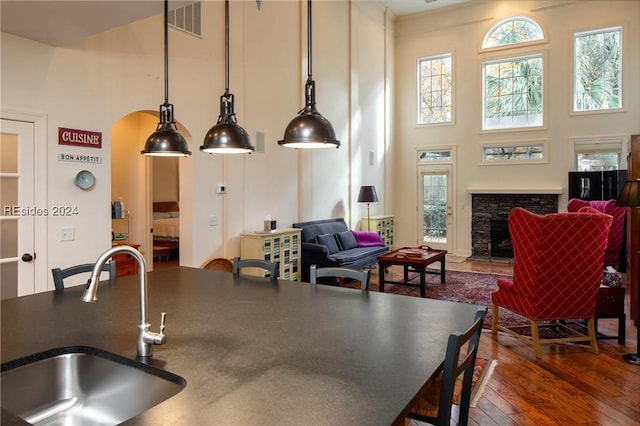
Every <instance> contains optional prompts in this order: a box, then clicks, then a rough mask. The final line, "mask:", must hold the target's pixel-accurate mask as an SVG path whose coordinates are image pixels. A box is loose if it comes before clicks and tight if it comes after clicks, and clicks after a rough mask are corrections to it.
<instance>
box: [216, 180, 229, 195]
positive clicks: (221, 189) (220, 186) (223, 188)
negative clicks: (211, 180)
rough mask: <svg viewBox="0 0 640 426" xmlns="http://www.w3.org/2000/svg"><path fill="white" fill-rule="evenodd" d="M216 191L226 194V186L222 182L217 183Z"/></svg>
mask: <svg viewBox="0 0 640 426" xmlns="http://www.w3.org/2000/svg"><path fill="white" fill-rule="evenodd" d="M217 192H218V194H226V193H227V186H226V185H224V184H222V183H219V184H218V189H217Z"/></svg>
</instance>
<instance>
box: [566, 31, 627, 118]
mask: <svg viewBox="0 0 640 426" xmlns="http://www.w3.org/2000/svg"><path fill="white" fill-rule="evenodd" d="M614 29H619V30H620V61H619V66H620V68H619V75H620V77H619V87H620V88H619V97H620V106H619V107H617V108H607V109H591V110H576V83H577V79H576V70H577V68H576V59H577V58H576V38H577V36H578V35H579V34H585V35H587V34H599V33H604V32H607V30H614ZM624 37H625V31H624V25H623V24H619V25H608V26H606V27H601V28H596V29H582V30H574V31H573V32H572V35H571V41H570V43H571V50H570V51H571V70H572V73H571V87H570V89H569V90H571V93H570V96H569V101H570V102H571V105H570V107H569V111H570V112H569V115H587V114H611V113H619V112H626V109H625V103H624V96H623V94H624V46H625V44H626V43H625V40H624Z"/></svg>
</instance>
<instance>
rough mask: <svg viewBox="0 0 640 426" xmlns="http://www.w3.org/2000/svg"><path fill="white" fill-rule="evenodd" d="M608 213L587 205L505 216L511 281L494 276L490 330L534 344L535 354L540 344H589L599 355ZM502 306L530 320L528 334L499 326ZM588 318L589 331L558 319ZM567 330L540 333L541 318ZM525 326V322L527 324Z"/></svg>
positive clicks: (513, 212) (521, 210)
mask: <svg viewBox="0 0 640 426" xmlns="http://www.w3.org/2000/svg"><path fill="white" fill-rule="evenodd" d="M611 222H612V217H611V216H610V215H606V214H602V213H600V212H598V211H596V210H594V209H592V208H589V207H586V208H583V209H581V211H580V212H573V213H552V214H547V215H537V214H534V213H531V212H529V211H527V210H525V209H522V208H515V209H513V210H512V211H511V213H510V214H509V231H510V232H511V240H512V241H513V251H514V261H515V264H514V270H513V281H510V280H508V279H505V278H500V279H498V290H497V291H495V292H494V293H493V294H492V295H491V301H492V304H493V306H492V312H493V318H492V327H491V328H492V332H493V334H494V335H495V334H497V332H498V330H500V331H504V332H507V333H509V334H511V335H513V336H515V337H517V338H519V339H522V340H524V341H526V342H528V343H531V344H533V347H534V351H535V355H536V357H538V358H539V357H540V356H541V350H540V344H541V343H558V342H583V341H587V342H591V350H592V351H593V352H594V353H598V343H597V341H596V328H595V320H594V316H595V305H596V297H597V293H598V288H599V287H600V283H601V281H602V261H603V257H604V249H605V246H606V243H607V236H608V235H609V228H610V227H611ZM499 307H502V308H505V309H508V310H510V311H512V312H515V313H517V314H519V315H522V316H524V317H526V318H528V319H529V320H530V321H531V324H530V327H531V337H530V338H529V337H528V336H523V335H522V334H521V333H518V331H517V329H519V328H522V326H505V325H502V324H500V320H499V317H498V311H499V310H498V308H499ZM571 319H586V320H587V330H588V335H584V334H581V333H579V332H577V331H575V330H573V329H572V328H569V327H566V326H565V325H564V324H563V323H562V321H561V320H571ZM541 321H542V322H544V324H542V325H553V326H555V327H560V328H563V329H565V330H566V331H568V332H569V333H570V337H559V338H547V339H541V338H540V337H539V329H538V327H539V325H541V324H539V322H541ZM525 327H529V326H525Z"/></svg>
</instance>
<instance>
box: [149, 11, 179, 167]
mask: <svg viewBox="0 0 640 426" xmlns="http://www.w3.org/2000/svg"><path fill="white" fill-rule="evenodd" d="M168 15H169V0H164V104H162V105H160V122H159V123H158V128H157V129H156V131H155V132H153V133H152V134H151V136H149V138H147V142H146V143H145V144H144V149H143V150H142V151H140V153H141V154H144V155H149V156H164V157H177V156H184V157H186V156H188V155H191V151H189V144H188V143H187V141H186V140H185V138H184V137H183V136H182V135H181V134H180V133H178V131H177V126H176V122H175V121H174V120H173V105H172V104H170V103H169V20H168Z"/></svg>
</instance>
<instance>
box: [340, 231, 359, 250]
mask: <svg viewBox="0 0 640 426" xmlns="http://www.w3.org/2000/svg"><path fill="white" fill-rule="evenodd" d="M336 236H337V237H338V242H339V243H340V247H341V248H342V250H349V249H352V248H356V247H358V241H357V240H356V237H355V235H353V232H351V231H344V232H338V233H337V234H336Z"/></svg>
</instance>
